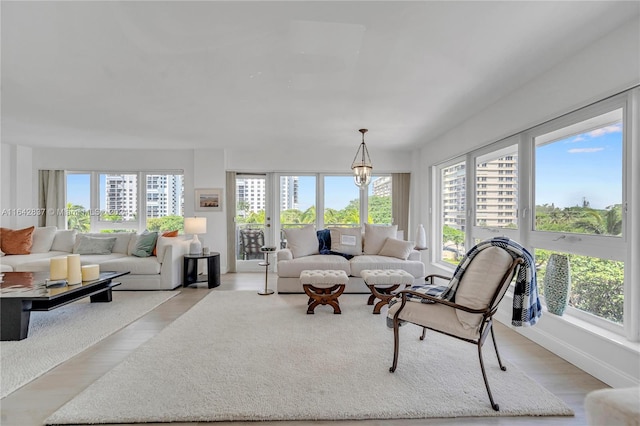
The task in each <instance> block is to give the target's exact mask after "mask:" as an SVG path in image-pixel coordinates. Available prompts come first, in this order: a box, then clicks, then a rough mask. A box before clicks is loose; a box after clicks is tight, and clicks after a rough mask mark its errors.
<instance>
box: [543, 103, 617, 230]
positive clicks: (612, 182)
mask: <svg viewBox="0 0 640 426" xmlns="http://www.w3.org/2000/svg"><path fill="white" fill-rule="evenodd" d="M535 164H536V168H535V188H536V189H535V206H536V210H535V215H536V217H535V229H536V230H539V231H551V232H569V233H577V234H597V235H613V236H617V237H619V236H620V235H621V234H622V211H621V208H622V109H621V108H619V109H616V110H614V111H611V112H608V113H606V114H601V115H598V116H596V117H593V118H589V119H587V120H583V121H580V122H578V123H575V124H571V125H568V126H564V127H562V128H560V129H557V130H554V131H552V132H549V133H546V134H543V135H540V136H536V137H535Z"/></svg>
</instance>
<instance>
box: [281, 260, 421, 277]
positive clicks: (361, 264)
mask: <svg viewBox="0 0 640 426" xmlns="http://www.w3.org/2000/svg"><path fill="white" fill-rule="evenodd" d="M349 264H350V265H351V275H352V276H354V277H361V276H362V275H360V273H361V272H362V271H363V270H365V269H402V270H403V271H407V272H408V273H410V274H411V275H413V276H414V277H416V278H417V277H424V263H422V262H420V261H418V260H402V259H398V258H396V257H388V256H379V255H367V254H363V255H362V256H355V257H353V258H351V260H350V261H349ZM278 267H280V264H278ZM318 269H321V268H318Z"/></svg>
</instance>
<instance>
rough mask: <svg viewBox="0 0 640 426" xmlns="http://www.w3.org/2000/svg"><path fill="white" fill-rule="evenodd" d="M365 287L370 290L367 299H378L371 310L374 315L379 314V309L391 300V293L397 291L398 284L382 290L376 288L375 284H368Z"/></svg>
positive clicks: (392, 295)
mask: <svg viewBox="0 0 640 426" xmlns="http://www.w3.org/2000/svg"><path fill="white" fill-rule="evenodd" d="M367 286H368V287H369V289H370V290H371V296H369V299H371V298H374V299H380V301H379V302H378V303H376V306H374V308H373V313H374V314H380V309H382V307H383V306H384V305H387V304H388V303H389V301H390V300H391V299H393V297H394V294H393V291H394V290H396V289H398V287H400V284H394V285H392V286H391V287H382V288H379V287H376V286H375V284H370V285H369V284H368V285H367ZM371 304H372V303H369V305H371Z"/></svg>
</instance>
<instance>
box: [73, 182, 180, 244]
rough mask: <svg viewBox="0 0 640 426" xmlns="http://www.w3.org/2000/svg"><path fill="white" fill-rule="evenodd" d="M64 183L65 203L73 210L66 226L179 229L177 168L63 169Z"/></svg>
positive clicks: (115, 229)
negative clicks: (158, 170) (159, 170)
mask: <svg viewBox="0 0 640 426" xmlns="http://www.w3.org/2000/svg"><path fill="white" fill-rule="evenodd" d="M140 182H142V185H140V184H139V183H140ZM66 185H67V188H66V190H67V206H68V208H71V209H72V210H74V214H68V221H67V222H68V223H67V227H68V228H69V229H77V230H79V231H81V232H89V231H91V232H136V231H142V230H144V229H147V230H149V231H165V230H167V231H168V230H175V229H178V230H180V231H181V230H183V216H184V186H183V174H182V173H181V172H180V173H151V172H149V173H145V172H130V173H120V172H114V173H109V172H67V179H66ZM75 212H78V213H77V214H76V213H75ZM80 212H84V213H83V214H80Z"/></svg>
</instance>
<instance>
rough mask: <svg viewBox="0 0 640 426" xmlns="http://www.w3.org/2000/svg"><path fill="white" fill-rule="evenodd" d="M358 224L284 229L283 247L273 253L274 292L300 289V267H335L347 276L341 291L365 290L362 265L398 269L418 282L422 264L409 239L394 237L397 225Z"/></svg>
mask: <svg viewBox="0 0 640 426" xmlns="http://www.w3.org/2000/svg"><path fill="white" fill-rule="evenodd" d="M364 228H365V232H364V234H363V233H362V231H361V229H360V228H329V229H324V230H320V231H317V232H316V231H315V229H314V228H313V226H307V227H303V228H292V229H285V230H284V233H285V236H286V239H287V248H285V249H282V250H279V251H278V252H277V253H276V260H277V262H276V267H277V274H278V284H277V288H278V293H303V292H304V291H303V288H302V285H301V284H300V273H301V272H302V271H304V270H329V269H331V270H338V271H344V272H346V273H347V275H348V276H349V282H348V283H347V285H346V287H345V293H369V292H370V291H369V289H368V288H367V286H366V285H365V284H364V281H363V279H362V277H361V275H360V273H361V271H363V270H365V269H401V270H404V271H406V272H408V273H410V274H411V275H413V277H414V278H415V280H416V283H422V282H423V281H424V276H425V267H424V263H422V260H421V255H420V252H419V251H417V250H414V249H413V246H414V245H413V243H412V242H409V241H402V240H399V239H397V238H396V236H397V226H395V225H394V226H382V225H369V224H365V227H364Z"/></svg>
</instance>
